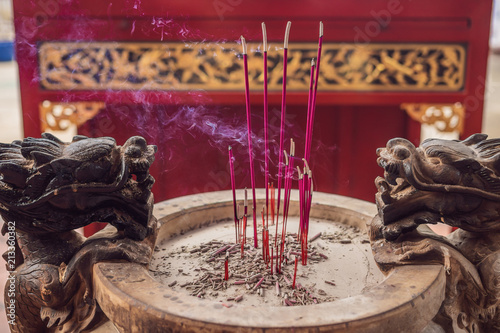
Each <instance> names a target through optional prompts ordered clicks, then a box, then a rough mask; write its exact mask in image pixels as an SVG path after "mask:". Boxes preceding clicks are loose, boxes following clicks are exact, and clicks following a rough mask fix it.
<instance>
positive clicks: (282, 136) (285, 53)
mask: <svg viewBox="0 0 500 333" xmlns="http://www.w3.org/2000/svg"><path fill="white" fill-rule="evenodd" d="M291 25H292V22H290V21H288V23H287V24H286V30H285V40H284V48H283V91H282V94H281V123H280V149H279V159H278V202H277V208H276V223H278V222H277V221H278V216H279V211H280V200H281V178H282V176H283V175H282V169H283V150H284V145H285V117H286V69H287V62H288V38H289V36H290V26H291Z"/></svg>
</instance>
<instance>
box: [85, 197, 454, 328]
mask: <svg viewBox="0 0 500 333" xmlns="http://www.w3.org/2000/svg"><path fill="white" fill-rule="evenodd" d="M264 195H265V192H264V191H257V200H263V199H264ZM237 196H238V198H242V197H243V195H242V192H238V193H237ZM293 197H295V196H294V194H293V193H292V198H293ZM231 198H232V195H231V192H230V191H220V192H211V193H204V194H197V195H191V196H185V197H180V198H175V199H171V200H167V201H164V202H161V203H158V204H157V205H156V207H155V216H156V217H157V218H158V220H159V223H160V235H159V237H158V239H160V240H161V239H163V237H165V236H166V235H168V234H169V233H171V232H172V230H170V231H169V230H167V229H169V228H173V229H178V228H179V226H180V225H183V224H186V221H188V220H189V219H188V216H189V215H190V214H192V213H195V214H199V215H200V216H204V218H207V216H206V215H204V212H203V211H204V210H206V209H208V210H209V211H210V209H215V210H216V211H221V210H222V211H224V210H226V211H227V212H225V214H226V215H228V216H223V218H222V220H228V218H227V217H230V216H231V212H232V200H231ZM203 207H204V209H203ZM291 207H293V201H292V205H291ZM325 207H331V209H325ZM321 212H323V213H321ZM375 212H376V208H375V205H374V204H372V203H368V202H365V201H362V200H357V199H353V198H348V197H344V196H339V195H333V194H326V193H318V192H315V194H314V196H313V208H312V211H311V216H312V217H315V216H318V215H320V216H321V215H325V214H326V215H327V216H331V215H332V214H333V215H335V214H340V215H344V216H345V218H344V221H341V222H348V221H349V220H352V219H357V220H358V224H359V225H361V224H364V223H366V222H368V221H369V220H370V219H371V218H372V216H373V215H374V214H375ZM290 213H291V214H293V213H292V210H291V212H290ZM210 214H211V213H209V215H210ZM210 219H211V217H210V216H209V220H210ZM219 220H221V219H219ZM213 222H214V223H215V222H216V221H213ZM192 227H193V226H192V225H191V226H186V229H190V228H192ZM183 231H184V230H181V231H178V232H183ZM186 231H187V230H186ZM94 273H95V275H94V282H95V285H96V294H97V299H98V302H99V304H100V305H101V308H102V309H103V311H104V312H105V313H106V315H107V316H108V318H110V320H111V321H112V322H113V323H115V325H116V326H117V327H119V328H120V329H122V330H125V331H127V330H130V329H132V328H134V327H136V328H137V327H143V328H144V327H145V328H148V329H150V330H162V329H166V328H169V329H172V328H173V329H174V331H180V330H182V329H186V328H187V327H189V328H191V330H192V331H201V330H206V329H212V330H218V329H219V330H220V329H221V328H223V329H224V330H225V331H237V330H241V329H247V330H254V329H260V330H264V329H273V330H277V331H280V330H283V331H284V330H286V329H289V328H290V327H295V328H299V329H301V330H305V331H307V330H314V329H317V328H319V327H321V328H323V329H336V330H340V331H355V330H356V329H363V330H366V331H368V332H370V331H373V332H376V331H380V330H381V329H382V328H391V329H394V327H401V328H407V325H408V322H409V321H408V320H409V318H411V321H412V324H413V325H414V327H421V328H424V327H425V326H426V325H427V323H428V322H429V321H430V320H431V319H432V318H433V317H434V315H435V314H436V313H437V312H438V310H439V307H440V305H441V303H442V301H443V299H444V286H445V275H444V271H443V268H442V267H441V266H439V265H425V266H405V267H398V268H397V269H395V270H394V271H393V272H392V273H391V274H390V275H389V276H388V277H387V278H386V279H385V280H384V281H383V282H381V283H380V284H378V285H376V286H375V287H373V288H370V289H368V290H367V291H365V292H364V293H362V294H361V295H357V296H353V297H348V298H344V299H340V300H337V301H333V302H329V303H323V304H318V305H310V306H306V307H304V306H297V307H262V308H258V307H248V306H244V305H237V306H233V307H230V308H226V307H224V306H223V305H222V304H221V303H220V302H215V301H209V300H200V299H197V298H195V297H189V296H187V295H185V294H183V293H181V292H179V291H175V290H172V289H167V288H166V286H165V285H162V284H161V283H160V282H158V281H156V280H155V279H154V278H153V277H152V276H151V275H150V273H149V272H148V270H147V269H146V268H144V267H142V266H140V265H136V264H129V263H99V264H97V265H95V267H94ZM415 276H418V279H414V278H415ZM306 309H307V316H305V315H304V311H305V310H306ZM123 313H127V314H128V313H130V315H127V316H123V315H120V314H123Z"/></svg>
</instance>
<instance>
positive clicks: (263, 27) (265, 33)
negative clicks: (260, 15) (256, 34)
mask: <svg viewBox="0 0 500 333" xmlns="http://www.w3.org/2000/svg"><path fill="white" fill-rule="evenodd" d="M262 41H263V45H262V48H263V51H264V52H267V32H266V24H265V23H264V22H262Z"/></svg>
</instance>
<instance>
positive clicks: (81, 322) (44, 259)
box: [0, 133, 156, 333]
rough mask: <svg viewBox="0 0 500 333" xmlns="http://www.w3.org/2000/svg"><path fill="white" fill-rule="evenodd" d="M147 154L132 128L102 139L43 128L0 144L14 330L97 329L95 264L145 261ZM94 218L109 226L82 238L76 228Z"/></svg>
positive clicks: (152, 233)
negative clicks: (68, 137) (127, 134)
mask: <svg viewBox="0 0 500 333" xmlns="http://www.w3.org/2000/svg"><path fill="white" fill-rule="evenodd" d="M155 152H156V146H151V145H147V143H146V141H145V140H144V139H143V138H142V137H137V136H136V137H132V138H130V139H129V140H127V142H126V143H125V144H124V145H123V146H117V145H116V142H115V140H114V139H112V138H108V137H103V138H87V137H84V136H76V137H74V138H73V141H72V142H71V143H64V142H62V141H60V140H59V139H57V138H56V137H54V136H53V135H51V134H47V133H45V134H43V135H42V138H38V139H35V138H26V139H24V140H23V141H14V142H13V143H11V144H1V145H0V214H1V215H2V218H3V220H4V222H5V223H4V227H3V229H2V232H3V233H4V234H5V233H9V235H10V234H13V233H14V232H15V236H16V237H15V238H16V241H15V242H13V243H15V244H12V243H11V244H9V245H11V246H10V247H9V250H8V252H7V253H6V254H5V255H4V257H5V258H6V260H7V270H8V271H12V273H11V276H10V277H9V281H8V282H7V286H6V288H5V304H6V310H7V315H8V319H9V323H10V324H11V325H10V328H11V330H12V331H13V332H22V333H29V332H37V333H38V332H55V331H58V332H81V331H82V330H87V329H91V328H92V327H96V326H97V325H99V324H100V323H101V322H102V320H103V319H104V315H103V314H102V312H101V311H100V309H99V305H98V304H97V303H96V301H95V299H94V298H93V290H92V267H93V264H94V263H96V262H99V261H103V260H112V259H124V260H128V261H133V262H138V263H141V264H144V265H147V264H148V263H149V260H150V257H151V255H152V251H153V246H154V241H155V238H156V220H155V218H154V217H153V216H152V207H153V195H152V193H151V187H152V185H153V183H154V179H153V177H152V176H151V175H149V167H150V165H151V163H153V160H154V154H155ZM97 221H98V222H107V223H108V226H107V227H106V228H105V229H104V230H102V231H100V232H98V233H97V234H95V235H93V236H92V237H89V238H88V239H85V237H83V236H82V235H81V234H79V233H78V232H76V231H75V229H77V228H80V227H83V226H85V225H88V224H90V223H92V222H97ZM9 239H10V238H9ZM12 304H14V306H12ZM12 307H13V308H14V311H11V309H12Z"/></svg>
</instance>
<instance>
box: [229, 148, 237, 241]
mask: <svg viewBox="0 0 500 333" xmlns="http://www.w3.org/2000/svg"><path fill="white" fill-rule="evenodd" d="M228 150H229V172H230V174H231V188H232V190H233V207H234V229H235V230H234V231H235V232H236V243H238V211H237V209H236V185H235V181H234V165H233V151H232V149H231V146H229V149H228Z"/></svg>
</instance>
